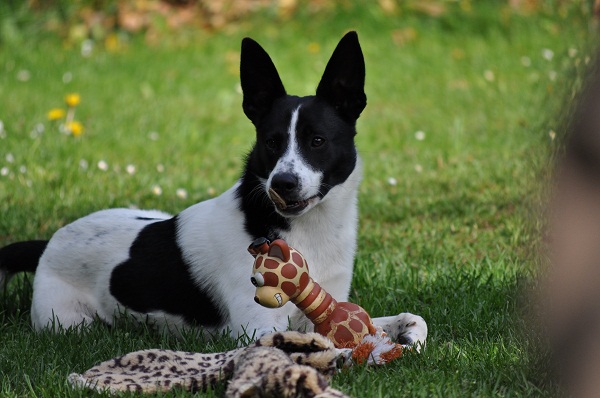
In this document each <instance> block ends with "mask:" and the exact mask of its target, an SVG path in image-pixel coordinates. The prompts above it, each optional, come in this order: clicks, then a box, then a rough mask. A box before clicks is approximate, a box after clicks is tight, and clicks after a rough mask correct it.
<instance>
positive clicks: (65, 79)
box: [62, 72, 73, 84]
mask: <svg viewBox="0 0 600 398" xmlns="http://www.w3.org/2000/svg"><path fill="white" fill-rule="evenodd" d="M72 80H73V74H72V73H71V72H65V73H64V74H63V76H62V81H63V83H64V84H67V83H71V81H72Z"/></svg>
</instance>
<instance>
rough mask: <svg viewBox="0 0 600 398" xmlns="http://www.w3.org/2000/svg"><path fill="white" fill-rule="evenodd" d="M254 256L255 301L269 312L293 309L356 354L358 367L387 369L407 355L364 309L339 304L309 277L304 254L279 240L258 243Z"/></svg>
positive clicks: (334, 340)
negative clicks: (378, 365) (371, 365)
mask: <svg viewBox="0 0 600 398" xmlns="http://www.w3.org/2000/svg"><path fill="white" fill-rule="evenodd" d="M248 251H249V252H250V254H252V255H253V256H254V266H253V268H252V276H251V278H250V281H251V282H252V284H253V285H254V286H256V293H255V296H254V301H256V302H257V303H258V304H260V305H262V306H264V307H268V308H278V307H281V306H283V305H284V304H286V303H287V302H288V301H291V302H292V303H294V304H295V305H296V306H297V307H298V308H299V309H300V310H302V312H303V313H304V314H305V315H306V316H307V317H308V319H310V321H311V322H312V323H313V324H314V331H315V332H317V333H319V334H321V335H323V336H326V337H328V338H329V339H330V340H331V341H332V342H333V343H334V344H335V346H336V347H337V348H352V349H353V355H352V357H353V359H354V360H355V361H356V362H363V361H364V360H367V361H368V362H369V363H386V362H389V361H390V360H392V359H395V358H397V357H399V356H401V355H402V346H401V345H400V344H395V343H393V342H392V341H391V340H390V339H389V338H388V337H387V336H386V335H385V333H383V331H381V330H378V329H377V328H375V326H374V325H373V323H372V322H371V317H370V316H369V314H368V313H367V311H365V310H364V309H363V308H362V307H360V306H359V305H356V304H354V303H349V302H337V301H336V300H335V299H334V298H333V297H332V296H331V295H330V294H329V293H327V292H326V291H325V290H324V289H323V288H322V287H321V286H320V285H319V284H318V283H317V282H315V281H313V279H312V278H311V277H310V276H309V270H308V264H307V262H306V260H305V259H304V257H303V256H302V254H300V252H298V251H297V250H295V249H294V248H292V247H290V246H288V244H287V243H286V242H285V241H284V240H282V239H278V240H275V241H273V242H272V243H270V242H269V241H268V240H267V239H266V238H259V239H257V240H255V241H254V242H253V243H252V244H251V245H250V247H248Z"/></svg>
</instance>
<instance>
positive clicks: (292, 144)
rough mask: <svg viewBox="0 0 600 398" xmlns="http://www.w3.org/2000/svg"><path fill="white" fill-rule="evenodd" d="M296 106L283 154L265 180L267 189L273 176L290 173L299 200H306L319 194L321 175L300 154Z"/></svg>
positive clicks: (298, 109)
mask: <svg viewBox="0 0 600 398" xmlns="http://www.w3.org/2000/svg"><path fill="white" fill-rule="evenodd" d="M301 106H302V105H298V107H297V108H296V109H294V110H293V111H292V117H291V119H290V125H289V127H288V146H287V149H286V150H285V153H284V154H283V156H281V158H280V159H279V160H278V161H277V164H276V165H275V168H274V169H273V171H272V172H271V174H270V175H269V179H268V180H267V189H268V188H269V187H270V186H271V180H272V179H273V176H274V175H275V174H278V173H291V174H293V175H295V176H296V177H297V178H298V181H299V187H298V188H299V191H298V197H299V198H300V199H308V198H310V197H313V196H315V195H316V194H317V193H318V192H319V187H320V186H321V179H322V178H323V175H322V173H321V172H319V171H318V170H315V169H314V168H312V167H311V166H310V165H309V164H308V163H306V160H305V159H304V158H303V157H302V154H301V153H300V146H299V145H298V135H297V130H296V129H297V126H298V114H299V113H300V107H301ZM308 139H311V137H308Z"/></svg>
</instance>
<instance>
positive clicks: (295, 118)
mask: <svg viewBox="0 0 600 398" xmlns="http://www.w3.org/2000/svg"><path fill="white" fill-rule="evenodd" d="M240 79H241V84H242V90H243V92H244V100H243V109H244V113H245V114H246V116H248V118H249V119H250V120H251V121H252V123H253V124H254V126H255V127H256V144H255V146H254V148H253V150H252V152H251V153H250V155H249V157H248V165H247V167H248V171H249V172H251V173H253V174H254V175H256V177H257V178H258V179H259V180H260V181H261V183H262V184H263V187H264V190H265V193H267V195H268V196H269V198H270V199H271V201H272V202H273V204H274V205H275V209H276V210H277V212H278V213H279V214H280V215H282V216H284V217H293V216H298V215H301V214H304V213H306V212H307V211H308V210H309V209H311V208H313V207H314V206H316V205H317V204H318V203H319V202H320V201H321V200H323V198H324V197H325V195H327V193H328V192H329V191H330V190H331V188H333V187H335V186H336V185H339V184H341V183H343V182H344V181H345V180H346V179H347V178H348V176H349V175H350V174H351V173H352V171H353V170H354V168H355V166H356V161H357V154H356V149H355V147H354V136H355V134H356V129H355V125H356V120H357V119H358V117H359V116H360V114H361V112H362V110H363V109H364V108H365V106H366V103H367V99H366V95H365V93H364V83H365V63H364V59H363V54H362V51H361V48H360V44H359V42H358V36H357V34H356V33H355V32H350V33H348V34H346V35H345V36H344V37H343V38H342V40H341V41H340V42H339V44H338V45H337V47H336V49H335V51H334V52H333V55H332V56H331V59H330V60H329V62H328V64H327V67H326V68H325V72H324V73H323V77H322V78H321V81H320V83H319V85H318V87H317V91H316V95H314V96H307V97H296V96H290V95H287V94H286V91H285V88H284V86H283V84H282V82H281V79H280V78H279V74H278V73H277V69H276V68H275V65H274V64H273V62H272V61H271V58H270V57H269V55H268V54H267V53H266V52H265V50H263V48H262V47H261V46H260V45H259V44H258V43H256V42H255V41H254V40H252V39H249V38H246V39H244V40H243V41H242V54H241V64H240Z"/></svg>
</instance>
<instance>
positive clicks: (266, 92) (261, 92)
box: [240, 37, 286, 126]
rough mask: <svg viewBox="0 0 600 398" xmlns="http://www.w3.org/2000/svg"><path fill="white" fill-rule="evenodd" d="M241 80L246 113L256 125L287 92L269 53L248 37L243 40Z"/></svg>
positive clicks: (243, 105)
mask: <svg viewBox="0 0 600 398" xmlns="http://www.w3.org/2000/svg"><path fill="white" fill-rule="evenodd" d="M240 80H241V83H242V91H243V92H244V102H243V103H242V107H243V108H244V113H245V114H246V116H247V117H248V119H250V121H251V122H252V123H254V125H255V126H256V125H257V123H259V122H260V119H261V118H262V117H263V116H264V115H265V114H266V113H267V112H269V110H270V109H271V106H272V105H273V102H274V101H275V100H276V99H278V98H280V97H283V96H284V95H285V94H286V93H285V88H284V87H283V83H281V79H280V78H279V74H278V73H277V69H275V65H274V64H273V61H271V57H269V54H267V52H266V51H265V50H263V48H262V47H261V46H260V44H258V43H257V42H255V41H254V40H252V39H250V38H248V37H246V38H245V39H244V40H242V55H241V61H240Z"/></svg>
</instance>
